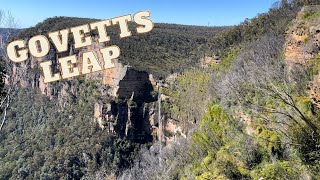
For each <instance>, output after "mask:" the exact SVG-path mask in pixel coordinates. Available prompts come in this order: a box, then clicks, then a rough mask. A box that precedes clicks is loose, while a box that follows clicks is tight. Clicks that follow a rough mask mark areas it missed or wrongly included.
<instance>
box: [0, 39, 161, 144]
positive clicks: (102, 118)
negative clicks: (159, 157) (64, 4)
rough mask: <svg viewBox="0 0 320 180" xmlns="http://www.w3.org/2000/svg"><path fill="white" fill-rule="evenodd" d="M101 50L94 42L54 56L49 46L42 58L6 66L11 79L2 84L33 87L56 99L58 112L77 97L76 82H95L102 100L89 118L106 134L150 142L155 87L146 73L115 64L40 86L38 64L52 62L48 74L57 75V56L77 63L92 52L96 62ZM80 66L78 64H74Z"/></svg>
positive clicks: (41, 82) (41, 81)
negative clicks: (108, 67)
mask: <svg viewBox="0 0 320 180" xmlns="http://www.w3.org/2000/svg"><path fill="white" fill-rule="evenodd" d="M103 47H105V45H104V44H99V43H97V42H96V41H95V43H93V45H92V46H89V47H87V48H83V49H80V50H75V49H73V48H72V46H70V47H69V50H68V52H66V53H56V52H55V49H54V47H51V50H50V53H49V54H48V55H47V56H46V57H44V58H34V57H29V59H28V60H26V61H24V62H22V63H10V64H8V66H7V67H9V68H8V71H9V72H10V74H11V76H10V77H9V78H8V79H7V80H6V83H12V84H17V85H18V87H19V88H35V89H39V91H40V92H41V93H42V94H43V95H45V96H47V97H49V98H50V99H57V100H58V102H59V103H58V106H59V107H60V109H59V111H60V110H63V108H64V107H66V106H70V105H71V104H72V103H74V102H75V99H76V98H78V96H79V91H80V90H79V88H78V85H79V83H81V82H80V81H82V80H79V79H84V80H88V81H97V82H98V83H99V84H101V87H98V92H100V96H101V97H105V98H104V99H107V101H106V100H101V99H97V100H96V102H95V104H94V105H93V106H94V112H92V115H93V117H92V118H93V119H94V121H96V122H97V123H98V124H99V127H100V128H102V129H105V130H107V132H109V133H115V134H117V135H120V136H127V137H129V138H131V139H134V140H141V141H150V140H151V139H152V136H151V133H152V126H153V125H155V124H150V122H153V120H152V118H154V117H153V113H154V109H155V103H153V102H154V101H156V97H154V96H153V95H152V91H153V87H154V86H155V85H156V82H155V80H154V79H153V77H152V75H150V74H148V73H147V72H142V71H137V70H135V69H134V68H132V67H129V66H126V65H123V64H121V63H120V62H116V63H115V65H116V67H115V68H112V69H106V70H103V71H100V72H95V73H91V74H88V75H86V76H85V77H76V78H70V79H68V80H61V81H58V82H53V83H47V84H46V83H44V77H43V74H42V72H41V68H40V66H39V63H40V62H42V61H47V60H51V61H52V71H53V72H54V73H55V72H59V68H60V67H59V65H58V63H57V60H58V58H59V57H62V56H68V55H72V54H76V56H77V58H78V60H80V59H81V58H82V54H83V53H84V52H86V51H94V52H95V53H96V54H97V57H98V59H99V61H100V62H101V61H102V56H101V54H100V53H99V50H100V48H103ZM78 66H80V67H81V64H78Z"/></svg>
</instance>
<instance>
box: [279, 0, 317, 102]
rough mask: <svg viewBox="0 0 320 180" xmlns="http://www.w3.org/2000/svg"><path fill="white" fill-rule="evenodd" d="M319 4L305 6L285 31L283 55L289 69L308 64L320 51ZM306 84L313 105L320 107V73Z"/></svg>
mask: <svg viewBox="0 0 320 180" xmlns="http://www.w3.org/2000/svg"><path fill="white" fill-rule="evenodd" d="M319 13H320V6H306V7H304V8H302V10H301V11H300V12H299V13H298V16H297V18H296V19H295V20H294V21H293V22H292V23H291V24H292V25H291V27H289V29H288V30H287V32H286V42H285V46H284V56H285V61H286V63H287V65H288V66H289V70H290V69H292V68H293V67H294V65H297V64H299V65H302V66H308V65H309V64H310V63H309V62H310V60H315V57H318V56H319V52H320V43H319V42H320V26H319V24H320V19H319V18H318V15H317V14H319ZM313 78H314V79H313V80H312V81H311V82H310V83H309V85H308V93H309V96H310V99H311V101H312V102H313V104H314V105H316V106H317V107H319V108H320V75H316V76H314V77H313Z"/></svg>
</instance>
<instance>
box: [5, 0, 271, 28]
mask: <svg viewBox="0 0 320 180" xmlns="http://www.w3.org/2000/svg"><path fill="white" fill-rule="evenodd" d="M274 2H276V0H90V1H89V0H86V1H85V0H75V1H73V0H1V2H0V9H2V10H5V11H10V12H11V14H12V15H13V16H15V17H16V18H18V19H19V20H20V27H21V28H25V27H31V26H34V25H35V24H37V23H38V22H41V21H43V20H44V19H46V18H48V17H53V16H72V17H89V18H97V19H108V18H113V17H116V16H120V15H125V14H134V13H135V12H137V11H141V10H150V11H151V19H152V20H153V21H154V22H164V23H176V24H189V25H205V26H207V25H208V24H209V25H210V26H220V25H235V24H239V23H240V22H242V21H243V20H244V19H245V18H252V17H254V16H256V15H257V14H258V13H263V12H266V11H268V9H269V8H270V7H271V6H272V4H273V3H274Z"/></svg>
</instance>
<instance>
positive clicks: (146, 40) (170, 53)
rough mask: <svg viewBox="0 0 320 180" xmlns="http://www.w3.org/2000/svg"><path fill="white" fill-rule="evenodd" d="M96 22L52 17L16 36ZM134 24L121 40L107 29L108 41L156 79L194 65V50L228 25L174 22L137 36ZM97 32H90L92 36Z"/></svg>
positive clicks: (113, 29) (124, 58) (128, 61)
mask: <svg viewBox="0 0 320 180" xmlns="http://www.w3.org/2000/svg"><path fill="white" fill-rule="evenodd" d="M95 21H97V20H96V19H87V18H73V17H72V18H70V17H54V18H49V19H47V20H45V21H43V22H41V23H39V24H37V25H36V26H35V27H32V28H28V29H25V30H22V31H21V32H20V33H19V34H18V36H17V37H16V38H30V37H32V36H34V35H37V34H40V33H41V34H44V35H46V34H47V33H48V32H52V31H56V30H61V29H65V28H68V27H73V26H77V25H82V24H88V23H91V22H95ZM133 26H134V25H133V24H131V25H130V27H129V29H131V30H132V33H133V37H129V38H124V39H121V40H120V38H119V37H118V33H117V32H118V31H119V30H118V28H116V27H115V26H113V27H110V28H108V29H107V31H108V35H110V36H111V37H112V38H111V41H110V44H112V45H118V46H119V47H120V49H121V55H120V58H121V62H123V63H125V64H129V65H130V66H133V67H134V68H135V69H138V70H144V71H147V72H150V73H152V74H154V75H155V76H157V77H159V78H164V77H166V76H168V75H169V74H171V73H173V72H182V71H183V69H186V68H190V67H192V66H195V65H196V63H197V61H195V59H198V58H199V56H198V54H195V53H194V49H195V48H196V47H198V46H200V45H202V44H205V43H206V42H207V37H213V36H215V35H216V34H217V33H219V32H221V31H222V30H224V29H227V28H228V27H199V26H184V25H175V24H155V27H154V29H153V30H152V31H151V32H150V33H148V34H143V35H141V34H140V35H137V33H136V32H135V30H134V29H135V28H134V27H133ZM95 33H96V32H93V35H94V34H95Z"/></svg>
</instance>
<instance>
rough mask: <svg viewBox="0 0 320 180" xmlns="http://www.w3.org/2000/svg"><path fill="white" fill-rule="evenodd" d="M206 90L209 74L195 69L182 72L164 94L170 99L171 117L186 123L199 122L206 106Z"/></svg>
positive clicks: (207, 88)
mask: <svg viewBox="0 0 320 180" xmlns="http://www.w3.org/2000/svg"><path fill="white" fill-rule="evenodd" d="M208 90H209V73H207V72H203V71H199V70H197V69H190V70H187V71H185V72H183V73H182V74H181V75H179V76H178V77H177V79H176V80H175V81H174V83H173V85H172V87H171V88H170V89H168V90H167V92H166V93H167V94H169V95H170V96H171V99H172V102H171V108H170V113H171V116H172V117H173V118H175V119H177V120H179V121H181V122H186V123H193V122H197V121H199V120H200V119H201V117H202V116H203V114H204V112H205V109H206V106H207V102H208ZM181 124H183V123H181Z"/></svg>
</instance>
